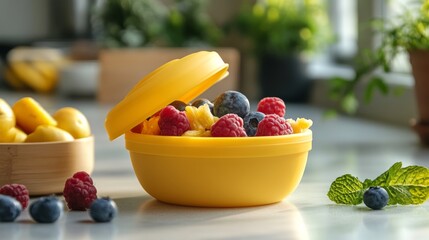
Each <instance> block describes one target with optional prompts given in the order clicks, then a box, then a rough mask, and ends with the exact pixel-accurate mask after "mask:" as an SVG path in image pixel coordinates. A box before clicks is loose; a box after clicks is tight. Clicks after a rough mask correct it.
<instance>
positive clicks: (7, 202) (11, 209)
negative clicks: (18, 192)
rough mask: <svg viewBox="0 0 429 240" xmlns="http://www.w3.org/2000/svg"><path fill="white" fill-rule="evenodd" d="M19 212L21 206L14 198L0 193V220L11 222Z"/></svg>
mask: <svg viewBox="0 0 429 240" xmlns="http://www.w3.org/2000/svg"><path fill="white" fill-rule="evenodd" d="M21 212H22V206H21V204H20V203H19V202H18V201H17V200H16V199H15V198H13V197H10V196H6V195H1V194H0V222H13V221H15V219H16V218H17V217H18V216H19V215H20V214H21Z"/></svg>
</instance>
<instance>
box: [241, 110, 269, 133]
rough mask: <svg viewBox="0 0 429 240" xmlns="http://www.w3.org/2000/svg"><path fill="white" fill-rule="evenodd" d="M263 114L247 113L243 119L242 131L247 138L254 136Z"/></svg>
mask: <svg viewBox="0 0 429 240" xmlns="http://www.w3.org/2000/svg"><path fill="white" fill-rule="evenodd" d="M264 117H265V114H263V113H261V112H249V113H248V114H247V115H246V116H245V117H244V118H243V121H244V129H245V130H246V134H247V136H249V137H251V136H255V134H256V130H257V129H258V125H259V122H260V121H262V119H264Z"/></svg>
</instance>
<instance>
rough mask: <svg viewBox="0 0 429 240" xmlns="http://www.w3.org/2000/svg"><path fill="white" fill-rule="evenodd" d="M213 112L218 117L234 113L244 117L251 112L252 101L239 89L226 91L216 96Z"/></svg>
mask: <svg viewBox="0 0 429 240" xmlns="http://www.w3.org/2000/svg"><path fill="white" fill-rule="evenodd" d="M213 112H214V115H215V116H217V117H222V116H223V115H225V114H228V113H234V114H237V115H238V116H239V117H241V118H244V116H246V115H247V114H248V113H249V112H250V103H249V100H248V99H247V97H246V96H245V95H244V94H242V93H240V92H237V91H226V92H224V93H222V94H220V95H219V96H218V97H217V98H216V100H215V102H214V106H213Z"/></svg>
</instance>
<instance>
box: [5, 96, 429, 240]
mask: <svg viewBox="0 0 429 240" xmlns="http://www.w3.org/2000/svg"><path fill="white" fill-rule="evenodd" d="M28 95H30V96H32V97H34V98H36V99H37V100H38V101H39V102H40V103H41V104H42V105H43V106H45V107H46V109H47V110H48V111H50V112H52V111H54V110H55V109H58V108H60V107H63V106H73V107H77V108H79V109H80V110H81V111H82V112H83V113H84V114H85V115H86V116H87V117H88V120H89V122H90V124H91V127H92V131H93V133H94V136H95V171H94V173H93V178H94V182H95V184H96V186H97V188H98V190H99V195H100V196H111V197H112V198H114V200H115V201H116V202H117V204H118V206H119V211H120V212H119V215H118V217H117V218H116V219H114V221H113V222H111V223H107V224H94V223H93V222H92V221H90V218H89V215H88V214H87V213H86V212H65V214H64V215H63V217H62V218H61V219H60V220H59V221H58V222H57V223H55V224H48V225H46V224H36V223H34V222H33V221H31V220H30V219H31V218H30V216H29V214H28V211H24V213H23V214H22V215H21V216H20V217H19V218H18V220H17V222H14V223H1V224H0V232H1V233H2V239H3V238H4V239H76V240H79V239H103V240H109V239H417V238H419V237H420V238H422V237H427V236H428V235H429V228H428V227H426V226H428V224H429V214H428V213H429V205H428V204H423V205H420V206H393V207H387V208H385V209H384V210H382V211H371V210H369V209H368V208H366V207H365V206H363V205H360V206H353V207H352V206H341V205H335V204H333V203H332V202H330V201H329V199H328V198H327V196H326V193H327V191H328V189H329V186H330V183H331V182H332V181H333V180H334V179H335V178H336V177H338V176H340V175H343V174H345V173H350V174H352V175H355V176H358V177H359V178H360V179H365V178H375V177H376V176H378V175H379V174H380V173H382V172H383V171H385V170H386V169H387V168H388V167H390V166H391V165H392V164H393V163H395V162H398V161H402V162H403V164H404V166H407V165H414V164H418V165H423V166H429V150H428V149H426V148H422V147H421V146H420V145H419V141H418V138H417V136H416V135H415V134H414V132H412V130H411V128H403V127H398V126H393V125H387V124H383V123H380V122H371V121H368V120H365V119H358V118H353V117H348V116H339V117H338V118H337V119H332V120H325V119H323V109H319V108H316V107H313V106H309V105H302V104H301V105H298V104H288V105H287V116H288V117H291V118H296V117H305V118H311V119H312V120H313V121H314V125H313V127H312V130H313V138H314V141H313V149H312V151H311V152H310V154H309V158H308V164H307V168H306V171H305V173H304V176H303V179H302V182H301V184H300V185H299V187H298V189H297V190H296V191H295V192H294V193H293V194H292V195H291V196H290V197H288V198H287V199H285V200H284V201H283V202H280V203H277V204H272V205H267V206H258V207H249V208H193V207H182V206H175V205H169V204H164V203H162V202H159V201H157V200H154V199H153V198H152V197H151V196H149V195H148V194H147V193H145V192H144V191H143V190H142V188H141V187H140V185H139V183H138V181H137V179H136V177H135V175H134V173H133V169H132V165H131V162H130V160H129V156H128V152H127V151H126V149H125V147H124V140H123V137H121V138H119V139H116V140H115V141H109V140H108V137H107V134H106V132H105V130H104V118H105V116H106V114H107V112H108V111H109V109H110V108H111V107H112V105H103V104H99V103H97V102H96V101H95V100H94V99H66V98H62V97H59V96H40V95H32V94H28V93H11V92H7V91H2V90H0V98H3V99H5V100H7V101H8V102H10V103H13V102H14V101H16V100H18V99H19V98H20V97H23V96H28Z"/></svg>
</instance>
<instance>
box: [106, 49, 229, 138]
mask: <svg viewBox="0 0 429 240" xmlns="http://www.w3.org/2000/svg"><path fill="white" fill-rule="evenodd" d="M228 66H229V65H228V64H226V63H225V62H224V61H223V60H222V58H221V57H220V56H219V54H218V53H216V52H206V51H201V52H196V53H193V54H190V55H187V56H185V57H183V58H181V59H175V60H172V61H170V62H167V63H166V64H164V65H162V66H161V67H159V68H157V69H156V70H154V71H153V72H151V73H150V74H148V75H147V76H145V77H144V78H143V79H142V80H140V81H139V82H138V83H137V84H136V85H135V86H134V88H133V89H131V91H130V92H129V93H128V94H127V96H125V97H124V99H122V101H121V102H119V103H118V104H117V105H116V106H114V107H113V108H112V110H111V111H110V112H109V113H108V114H107V117H106V120H105V128H106V130H107V133H108V135H109V138H110V140H114V139H116V138H117V137H119V136H121V135H122V134H124V133H125V132H127V131H129V130H130V129H132V128H133V127H135V126H136V125H137V124H139V123H141V122H142V121H144V120H145V119H147V118H148V117H150V116H152V115H153V114H155V113H156V112H158V111H159V110H160V109H162V108H163V107H165V106H167V105H168V104H170V103H171V102H173V101H175V100H180V101H183V102H186V103H187V102H190V101H191V100H193V99H194V98H196V97H197V96H199V95H200V94H201V93H203V92H204V91H206V90H207V89H208V88H210V87H211V86H212V85H213V84H215V83H216V82H218V81H220V80H221V79H223V78H225V77H226V76H228Z"/></svg>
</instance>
